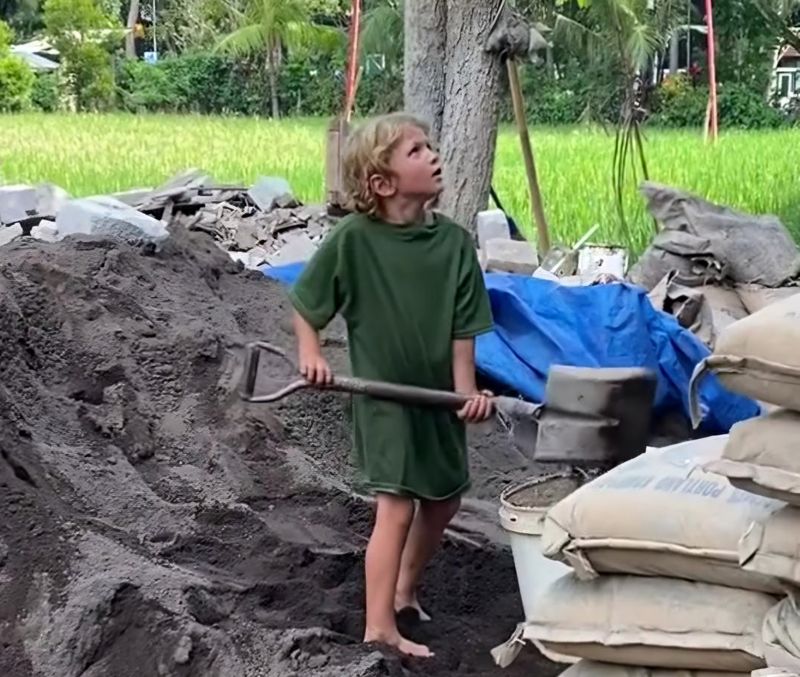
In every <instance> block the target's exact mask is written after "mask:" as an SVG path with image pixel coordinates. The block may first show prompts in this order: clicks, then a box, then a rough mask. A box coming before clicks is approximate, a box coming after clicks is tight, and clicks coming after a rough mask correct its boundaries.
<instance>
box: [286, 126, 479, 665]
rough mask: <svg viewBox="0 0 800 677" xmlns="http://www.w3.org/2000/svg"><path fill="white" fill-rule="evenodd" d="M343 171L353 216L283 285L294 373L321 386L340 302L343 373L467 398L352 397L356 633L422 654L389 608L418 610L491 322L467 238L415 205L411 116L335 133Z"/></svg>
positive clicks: (460, 460)
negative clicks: (427, 404) (362, 542)
mask: <svg viewBox="0 0 800 677" xmlns="http://www.w3.org/2000/svg"><path fill="white" fill-rule="evenodd" d="M344 170H345V186H346V190H347V193H348V196H349V198H350V200H351V202H352V205H351V206H352V208H353V210H354V213H352V214H350V215H349V216H347V217H346V218H345V219H343V220H342V221H341V223H340V224H339V225H338V226H337V227H336V228H335V230H334V231H333V232H332V233H331V235H330V236H329V237H328V238H327V239H326V240H325V242H324V243H323V244H322V246H321V247H320V249H319V251H318V252H317V254H316V255H315V256H314V258H312V260H311V261H310V262H309V263H308V265H307V267H306V268H305V270H304V271H303V274H302V275H301V277H300V278H299V280H298V281H297V283H296V284H295V286H294V287H293V289H292V291H291V294H290V298H291V301H292V304H293V306H294V308H295V313H294V327H295V332H296V335H297V341H298V352H299V365H300V370H301V372H302V373H303V375H304V376H305V377H306V378H307V379H308V380H309V381H311V382H312V383H316V384H325V383H330V381H331V378H332V376H331V370H330V368H329V366H328V364H327V362H326V361H325V358H324V357H323V356H322V353H321V350H320V342H319V336H318V332H319V331H320V330H321V329H322V328H324V327H325V326H326V325H327V324H328V323H329V322H330V321H331V319H332V318H333V317H334V315H335V314H336V313H337V312H341V314H342V316H343V317H344V319H345V321H346V323H347V328H348V340H349V349H350V361H351V365H352V372H353V375H355V376H360V377H363V378H368V379H378V380H383V381H391V382H394V383H403V384H411V385H416V386H423V387H427V388H437V389H445V390H455V391H457V392H460V393H464V394H467V395H469V396H470V400H469V402H468V403H467V404H466V405H465V406H464V408H463V409H462V410H461V411H459V412H452V411H446V410H437V409H428V408H422V407H409V406H405V405H401V404H397V403H394V402H387V401H381V400H375V399H372V398H369V397H366V396H356V397H354V398H353V428H354V430H353V433H354V434H353V441H354V449H353V452H354V453H353V455H354V459H355V462H356V466H357V470H358V471H359V474H360V475H361V479H362V483H363V488H364V489H365V490H367V491H369V492H370V493H373V494H375V496H376V503H377V509H376V516H375V525H374V529H373V532H372V536H371V538H370V541H369V545H368V547H367V553H366V597H367V603H366V632H365V635H364V641H365V642H380V643H383V644H387V645H390V646H392V647H395V648H396V649H398V650H399V651H401V652H403V653H405V654H410V655H414V656H431V655H432V653H431V652H430V650H429V649H428V647H426V646H423V645H421V644H416V643H414V642H411V641H410V640H408V639H406V638H405V637H402V636H401V635H400V632H399V631H398V629H397V623H396V617H395V613H396V612H397V611H399V610H401V609H404V608H409V607H410V608H413V609H416V611H417V612H418V614H419V616H420V619H421V620H430V618H429V617H428V616H427V614H425V612H423V611H422V608H421V607H420V604H419V601H418V599H417V592H416V588H417V583H418V581H419V578H420V575H421V573H422V570H423V569H424V567H425V565H426V564H427V563H428V561H429V560H430V558H431V556H432V555H433V553H434V551H435V550H436V548H437V546H438V544H439V541H440V540H441V537H442V533H443V531H444V529H445V527H446V526H447V524H448V523H449V522H450V520H451V519H452V518H453V516H454V515H455V513H456V512H457V511H458V508H459V505H460V496H461V494H463V493H464V492H465V491H466V490H467V488H468V487H469V470H468V464H467V448H466V431H465V427H464V422H465V421H466V422H479V421H483V420H485V419H487V418H489V416H491V414H492V406H491V401H490V399H489V396H490V393H486V392H479V391H478V389H477V386H476V381H475V363H474V337H475V336H476V335H478V334H480V333H482V332H486V331H489V330H490V329H491V327H492V316H491V311H490V307H489V300H488V295H487V293H486V289H485V287H484V285H483V277H482V274H481V270H480V267H479V266H478V261H477V256H476V253H475V249H474V247H473V245H472V242H471V240H470V237H469V235H468V234H467V232H466V231H465V230H463V229H462V228H460V227H459V226H458V225H456V224H455V223H453V222H452V221H449V220H448V219H446V218H444V217H443V216H441V215H438V214H437V215H433V214H429V213H428V212H427V211H426V208H427V206H428V205H429V204H431V203H433V202H434V201H435V200H436V198H437V197H438V196H439V194H440V193H441V190H442V169H441V165H440V163H439V157H438V155H437V154H436V152H435V151H433V150H432V148H431V144H430V142H429V140H428V135H427V129H426V126H425V125H424V124H422V123H421V122H420V121H418V120H417V119H415V118H413V117H411V116H409V115H405V114H400V113H395V114H392V115H388V116H383V117H380V118H377V119H374V120H372V121H370V122H368V123H366V124H365V125H364V126H363V127H361V128H360V129H358V130H357V131H355V132H354V133H353V134H352V136H351V138H350V140H349V143H348V147H347V151H346V154H345V159H344ZM417 502H418V504H419V505H418V507H416V510H415V504H416V503H417Z"/></svg>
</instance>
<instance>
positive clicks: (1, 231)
mask: <svg viewBox="0 0 800 677" xmlns="http://www.w3.org/2000/svg"><path fill="white" fill-rule="evenodd" d="M21 235H22V226H20V225H19V224H18V223H15V224H14V225H13V226H6V227H5V228H0V246H2V245H4V244H8V243H9V242H11V241H13V240H16V239H17V238H18V237H20V236H21Z"/></svg>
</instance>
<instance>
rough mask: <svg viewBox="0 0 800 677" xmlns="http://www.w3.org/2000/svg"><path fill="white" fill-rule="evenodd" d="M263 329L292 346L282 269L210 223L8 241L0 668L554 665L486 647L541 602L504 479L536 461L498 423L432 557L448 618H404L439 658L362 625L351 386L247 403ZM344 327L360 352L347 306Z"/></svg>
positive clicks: (44, 671)
mask: <svg viewBox="0 0 800 677" xmlns="http://www.w3.org/2000/svg"><path fill="white" fill-rule="evenodd" d="M253 339H267V340H269V341H272V342H273V343H277V344H279V345H282V346H290V345H291V335H290V325H289V314H288V306H287V303H286V301H285V298H284V292H283V290H282V289H281V288H280V287H279V286H278V285H277V284H276V283H273V282H271V281H269V280H266V279H265V278H263V277H262V276H261V275H260V274H259V273H255V272H246V271H244V270H242V269H241V268H240V267H239V266H238V265H237V264H235V263H233V262H232V261H230V259H229V258H228V257H227V255H226V254H225V253H224V252H222V251H220V250H218V249H217V248H216V246H215V245H214V244H212V242H211V241H210V240H209V239H207V238H206V236H203V235H201V234H195V235H191V234H187V233H185V232H182V231H181V232H176V233H175V234H174V237H173V239H172V240H171V241H170V242H168V243H167V244H166V245H165V247H164V249H163V250H162V251H160V252H152V251H149V250H147V249H143V248H141V247H138V246H134V245H127V244H120V243H114V242H110V241H105V240H102V239H93V238H88V237H83V238H77V239H70V240H67V241H64V242H61V243H57V244H48V243H43V242H37V241H32V240H20V241H16V242H14V243H13V244H11V245H8V246H5V247H2V248H0V514H1V515H2V519H0V674H2V675H4V676H7V677H28V676H29V675H45V676H47V677H53V676H55V675H58V676H59V677H79V676H80V677H106V676H107V677H128V676H131V677H133V676H134V675H136V676H137V677H149V676H151V675H152V676H154V677H155V676H159V677H172V676H175V677H178V676H189V675H191V676H192V677H211V676H220V677H233V676H240V675H241V676H243V677H244V676H247V677H249V676H254V677H255V676H260V677H272V676H274V677H279V676H280V677H290V676H292V675H296V676H300V675H319V676H325V675H330V676H333V675H336V676H337V677H339V676H340V675H347V676H348V677H367V676H370V677H371V676H379V675H413V674H420V675H422V674H425V675H431V676H439V675H471V676H478V675H481V676H489V675H506V676H508V677H520V676H521V675H526V677H529V676H530V675H537V677H548V676H549V675H555V674H558V672H559V669H558V668H556V667H555V666H553V665H552V664H550V663H548V662H547V661H545V660H544V659H542V658H541V657H539V656H538V655H537V654H536V653H535V652H534V651H525V652H523V654H522V655H521V656H520V658H519V659H518V660H517V662H516V663H515V664H514V665H513V666H512V667H510V668H508V669H505V670H501V669H499V668H496V667H495V666H494V665H493V662H492V659H491V656H490V654H489V651H490V649H491V648H492V647H494V646H495V645H497V644H499V643H501V642H502V641H504V640H505V639H507V638H508V636H509V635H510V634H511V632H512V631H513V629H514V626H515V625H516V623H517V622H518V621H520V620H521V618H522V609H521V605H520V602H519V597H518V591H517V584H516V578H515V573H514V567H513V561H512V558H511V554H510V551H509V550H508V548H507V547H506V546H505V545H504V544H503V543H502V534H501V533H500V531H499V529H498V527H497V520H496V508H497V496H498V494H499V491H500V490H501V489H502V487H503V486H505V485H506V484H508V483H509V482H511V481H515V480H521V479H524V478H526V477H528V476H530V475H531V474H534V473H536V472H538V471H539V469H537V468H534V467H532V466H530V465H529V464H528V463H527V462H526V461H525V459H524V458H523V457H522V456H521V455H520V454H519V453H518V452H517V451H515V450H514V449H513V447H512V446H511V445H510V444H509V443H508V440H507V439H506V438H505V437H503V435H502V434H500V433H498V432H497V431H492V430H490V431H488V432H486V431H477V432H476V433H475V434H474V436H473V449H472V461H473V470H474V474H475V487H474V489H473V492H472V494H471V496H470V499H469V501H468V502H467V505H466V507H465V510H464V512H463V513H462V515H461V517H460V519H459V521H458V522H457V524H456V525H455V527H454V530H453V532H452V534H451V535H450V536H449V537H448V539H447V541H446V543H445V545H444V548H443V550H442V552H441V554H440V555H439V556H438V557H437V558H436V560H435V561H434V562H433V563H432V565H431V567H430V570H429V571H428V572H427V574H426V577H425V582H424V586H423V590H422V599H423V603H424V605H426V607H427V608H428V609H429V610H430V612H431V613H432V614H433V616H434V623H432V624H427V625H422V624H419V623H415V622H413V621H411V620H409V619H405V618H404V619H403V622H402V624H403V626H404V628H405V629H406V630H407V632H408V634H409V635H410V636H411V637H412V638H413V639H416V640H418V641H424V642H429V643H430V645H431V646H432V648H433V649H434V651H436V654H437V655H436V657H435V658H433V659H431V660H430V661H412V660H408V659H402V660H401V659H400V658H399V657H398V656H396V655H393V654H392V653H390V652H384V651H381V650H380V649H378V648H376V647H374V646H365V645H363V644H361V643H360V642H359V639H360V636H361V634H362V631H363V613H362V603H363V584H362V566H363V552H364V547H365V544H366V540H367V537H368V533H369V526H370V519H371V508H370V506H369V504H368V503H367V502H365V501H364V500H362V499H361V498H359V497H357V496H354V495H352V494H351V492H350V491H349V489H348V482H347V478H348V467H347V463H346V459H347V452H348V439H349V438H348V434H349V433H348V428H347V407H346V400H345V398H343V397H341V396H337V395H332V394H325V395H315V394H305V395H299V396H296V397H292V398H290V399H287V400H285V401H284V402H283V403H281V404H280V405H274V406H266V405H259V406H255V405H244V404H243V403H242V402H241V401H240V400H239V399H238V397H237V396H236V393H235V388H236V386H237V384H238V379H239V376H240V374H241V348H242V346H243V345H244V343H245V342H246V341H249V340H253ZM326 350H327V351H328V355H329V356H330V358H331V361H332V362H333V363H334V365H335V366H336V367H338V368H343V367H344V366H345V364H346V345H345V341H344V336H343V333H342V330H341V326H340V325H334V327H333V328H332V330H331V332H329V334H328V337H327V347H326Z"/></svg>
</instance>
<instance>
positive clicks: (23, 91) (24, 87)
mask: <svg viewBox="0 0 800 677" xmlns="http://www.w3.org/2000/svg"><path fill="white" fill-rule="evenodd" d="M34 79H35V76H34V74H33V71H31V69H30V67H29V66H28V64H26V63H25V62H24V61H23V60H22V59H20V58H19V57H16V56H11V55H9V56H3V57H0V111H3V112H9V111H11V112H13V111H20V110H24V109H26V108H28V107H29V106H30V104H31V92H32V90H33V83H34Z"/></svg>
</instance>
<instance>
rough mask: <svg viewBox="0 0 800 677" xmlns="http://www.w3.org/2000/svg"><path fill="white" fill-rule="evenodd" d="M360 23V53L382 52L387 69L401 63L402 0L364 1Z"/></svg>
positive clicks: (394, 67)
mask: <svg viewBox="0 0 800 677" xmlns="http://www.w3.org/2000/svg"><path fill="white" fill-rule="evenodd" d="M366 5H367V6H366V7H365V11H364V20H363V22H362V24H361V39H360V42H361V53H362V54H363V55H367V54H383V57H384V59H385V60H386V64H387V69H388V70H389V71H394V70H395V69H397V68H399V67H400V66H402V64H403V5H404V3H403V0H372V2H368V3H366Z"/></svg>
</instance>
